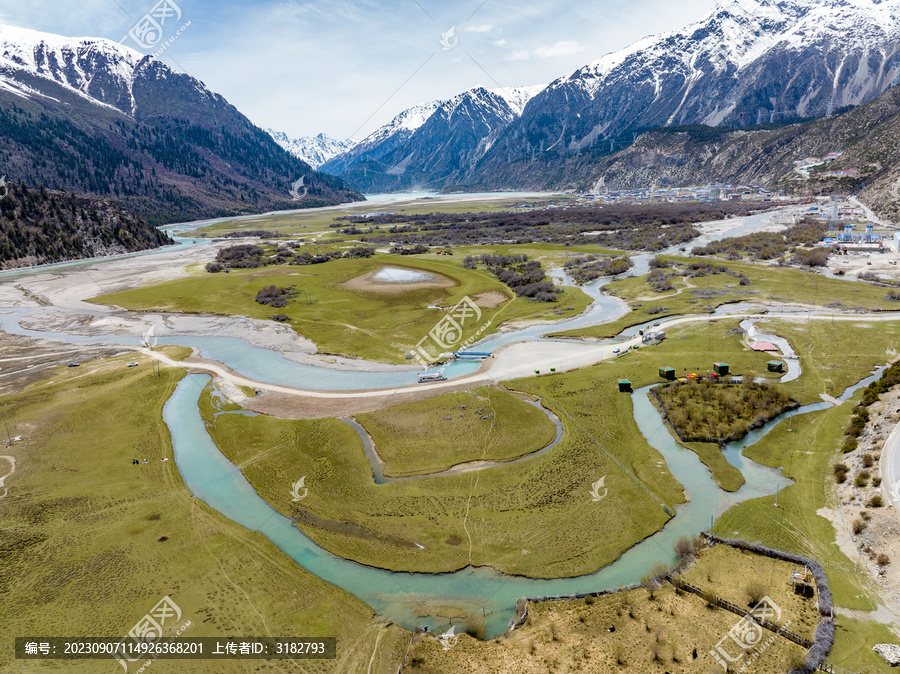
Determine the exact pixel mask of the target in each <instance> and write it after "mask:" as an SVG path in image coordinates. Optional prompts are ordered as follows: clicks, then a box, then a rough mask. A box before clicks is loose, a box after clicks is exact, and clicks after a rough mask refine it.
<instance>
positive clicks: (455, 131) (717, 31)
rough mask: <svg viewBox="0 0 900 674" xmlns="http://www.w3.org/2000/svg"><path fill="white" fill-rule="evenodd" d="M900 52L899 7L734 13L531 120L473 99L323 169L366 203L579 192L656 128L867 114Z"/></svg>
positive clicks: (550, 100)
mask: <svg viewBox="0 0 900 674" xmlns="http://www.w3.org/2000/svg"><path fill="white" fill-rule="evenodd" d="M898 52H900V0H780V1H777V2H776V1H775V0H733V1H732V2H730V3H721V4H720V5H719V6H718V7H717V8H716V9H714V10H713V11H712V12H710V13H709V14H707V15H706V16H705V17H703V18H702V19H701V20H699V21H697V22H695V23H692V24H691V25H689V26H687V27H686V28H684V29H682V30H679V31H674V32H670V33H664V34H661V35H657V36H652V37H648V38H645V39H643V40H641V41H639V42H637V43H635V44H633V45H631V46H630V47H628V48H626V49H624V50H622V51H619V52H616V53H612V54H608V55H607V56H604V57H603V58H601V59H599V60H598V61H595V62H594V63H591V64H589V65H587V66H585V67H583V68H581V69H579V70H577V71H576V72H574V73H572V74H571V75H568V76H566V77H561V78H560V79H558V80H556V81H554V82H552V83H551V84H550V85H549V86H547V87H545V88H541V90H540V91H539V92H535V93H534V94H533V95H531V96H526V97H523V98H522V99H521V100H520V103H521V107H522V109H521V110H516V106H514V105H511V104H510V100H509V99H510V98H511V97H510V96H503V94H502V92H501V91H500V90H493V91H490V92H488V91H487V90H485V89H474V90H472V91H469V92H466V93H464V94H460V96H457V97H455V98H454V99H452V100H451V101H448V102H444V103H441V104H437V105H435V104H430V105H428V106H420V108H416V109H414V112H413V111H407V112H405V113H402V114H401V115H400V116H398V118H397V120H395V122H392V124H390V125H388V126H387V127H385V129H383V130H379V132H376V133H377V134H379V135H378V137H377V139H374V140H373V141H370V142H369V143H368V144H367V145H366V146H362V144H361V145H359V146H356V147H354V148H353V149H351V150H349V151H348V152H346V153H344V154H343V155H339V156H337V157H335V158H333V159H331V160H330V161H328V162H326V163H325V164H324V165H323V166H322V170H324V171H328V172H332V173H335V174H337V175H341V176H343V177H345V178H346V179H347V180H348V182H349V183H350V184H352V185H353V186H354V187H357V188H358V189H360V190H362V191H389V190H403V189H407V188H408V187H410V186H418V187H422V188H428V189H439V190H451V191H452V190H464V189H468V190H480V189H546V188H571V187H575V186H577V185H579V184H581V183H582V182H583V181H584V178H585V176H584V173H583V170H584V168H585V166H586V165H589V164H590V163H591V161H600V160H601V159H602V158H603V157H604V156H606V155H610V154H613V153H615V152H617V151H620V150H622V149H623V148H625V147H627V146H629V145H631V144H632V143H633V142H634V141H635V139H636V138H637V136H639V135H640V134H641V133H643V132H645V131H647V130H650V129H654V128H659V127H666V126H681V125H691V124H700V125H707V126H714V127H719V126H722V127H730V128H741V127H748V126H751V125H757V124H762V123H782V124H783V123H786V122H790V121H792V120H799V119H808V118H820V117H826V116H829V115H831V114H834V113H835V112H839V111H841V110H843V109H846V108H848V107H851V106H857V105H860V104H862V103H865V102H867V101H870V100H872V99H874V98H875V97H877V96H878V95H880V94H881V93H882V92H884V91H885V89H887V87H888V86H890V85H891V83H892V82H894V81H896V80H897V78H898V76H900V54H898ZM431 106H434V108H433V110H431ZM429 110H431V112H430V113H429ZM426 113H428V115H429V116H428V117H427V119H425V120H424V121H422V123H421V124H418V125H412V126H413V128H410V126H411V125H405V126H404V125H402V124H398V123H397V121H398V120H401V119H403V118H412V119H415V120H416V121H417V122H418V121H419V120H421V118H422V117H423V116H425V114H426ZM367 140H368V139H367ZM363 142H364V143H366V141H363Z"/></svg>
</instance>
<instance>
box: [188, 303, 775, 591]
mask: <svg viewBox="0 0 900 674" xmlns="http://www.w3.org/2000/svg"><path fill="white" fill-rule="evenodd" d="M736 325H737V321H735V320H730V321H720V322H719V323H717V324H714V325H713V326H706V325H683V326H678V327H676V328H675V329H673V330H672V331H671V334H670V338H669V339H668V340H667V341H666V342H664V343H663V344H661V345H659V346H657V347H653V348H648V349H641V350H639V351H636V352H632V353H629V354H627V355H624V356H622V357H621V358H618V359H616V360H613V361H608V362H606V363H604V364H601V365H597V366H594V367H590V368H584V369H582V370H579V371H575V372H570V373H566V374H556V375H546V376H542V377H537V378H531V379H524V380H517V381H514V382H510V383H508V387H509V388H511V389H514V390H518V391H521V392H523V393H527V394H530V395H534V396H538V397H542V398H543V401H544V404H545V405H546V406H547V407H548V408H549V409H551V410H552V411H553V412H554V413H556V414H557V416H559V417H560V419H561V420H562V423H563V427H564V430H565V436H564V438H563V440H562V441H561V442H560V444H559V445H557V446H556V447H554V448H553V449H552V450H551V451H549V452H547V453H545V454H543V455H540V456H537V457H534V458H533V459H529V460H527V461H524V462H521V463H518V464H512V465H509V466H501V467H497V468H491V469H488V470H482V471H478V472H473V473H466V474H461V475H454V476H447V477H441V478H431V479H423V480H414V481H409V482H399V483H389V484H385V485H375V483H374V481H373V479H372V472H371V467H370V465H369V463H368V461H367V460H366V458H365V456H364V454H363V450H362V445H361V443H360V441H359V438H358V437H357V436H356V434H355V433H354V432H353V430H352V429H351V428H349V427H348V426H347V425H345V424H343V423H341V422H339V421H338V420H318V421H293V420H278V419H272V418H269V417H252V418H248V417H244V416H239V415H220V416H219V417H218V418H215V419H213V413H212V409H211V407H209V404H208V402H207V403H206V404H205V405H204V408H203V409H204V416H205V418H206V419H207V421H208V422H209V423H210V432H211V434H212V436H213V439H214V440H215V441H216V443H217V444H218V445H219V447H220V448H221V449H222V451H223V452H224V453H225V455H226V456H228V458H229V459H231V460H232V461H233V462H234V463H236V464H238V465H241V466H243V468H244V472H245V475H246V476H247V477H248V479H249V480H250V482H251V483H252V484H253V485H254V487H255V488H256V489H257V491H259V493H260V494H261V495H262V496H263V497H264V498H265V499H266V500H267V501H269V502H270V503H271V504H272V505H273V506H274V507H275V508H276V509H278V510H280V511H281V512H283V513H285V514H286V515H289V516H291V517H293V518H295V519H297V520H299V521H300V526H301V528H302V529H303V530H304V532H305V533H306V534H307V535H309V536H310V537H311V538H312V539H313V540H315V541H316V542H317V543H318V544H320V545H322V546H323V547H325V548H326V549H328V550H330V551H332V552H334V553H335V554H338V555H340V556H342V557H346V558H349V559H354V560H356V561H360V562H362V563H365V564H370V565H373V566H379V567H383V568H389V569H394V570H403V571H431V572H436V571H450V570H453V569H458V568H461V567H463V566H466V565H467V564H470V563H471V564H474V565H491V566H493V567H495V568H497V569H499V570H501V571H504V572H508V573H517V574H522V575H531V576H538V577H540V576H566V575H578V574H584V573H588V572H591V571H593V570H596V569H598V568H600V567H602V566H604V565H606V564H608V563H610V562H611V561H613V560H614V559H615V558H616V557H618V555H619V554H621V552H622V551H623V550H625V549H627V548H628V547H630V546H631V545H633V544H634V543H635V542H637V541H639V540H641V539H643V538H644V537H646V536H647V535H648V534H649V533H651V532H653V531H655V530H657V529H658V528H659V527H660V526H661V525H662V524H664V523H665V521H666V520H667V519H668V516H667V515H666V514H665V512H664V511H663V510H662V507H661V506H660V503H664V504H667V505H672V504H674V503H680V502H682V501H683V498H684V496H683V493H682V490H681V488H680V486H679V485H678V484H677V483H676V482H675V481H674V479H673V478H672V476H671V474H670V473H669V472H668V469H666V468H665V465H664V463H663V461H662V457H661V456H660V455H659V454H658V452H656V451H655V450H653V449H652V448H650V447H649V446H648V445H647V443H646V441H645V440H644V438H643V436H642V435H641V433H640V431H639V430H638V428H637V425H636V423H635V421H634V418H633V406H632V401H631V396H629V395H625V394H620V393H618V389H617V384H616V379H617V378H621V377H628V378H629V379H631V380H632V381H633V382H634V383H635V386H644V385H647V384H652V383H656V382H659V381H660V379H659V376H658V368H659V367H660V366H661V365H669V366H672V367H676V368H677V369H678V370H679V371H682V370H686V369H690V370H691V371H696V370H698V369H699V370H701V371H705V370H707V369H711V368H712V363H713V362H715V361H720V360H726V361H728V362H729V363H730V364H731V366H732V370H733V371H735V372H737V373H741V372H746V371H748V370H753V371H760V370H763V369H764V365H765V361H766V360H767V359H768V358H769V357H768V356H767V355H766V354H762V353H757V352H754V351H751V350H749V349H746V348H745V347H743V346H742V344H741V341H740V337H739V336H737V335H735V334H733V332H732V328H733V327H734V326H736ZM704 364H705V365H706V367H704ZM451 397H452V396H451ZM454 405H457V403H456V402H455V399H453V401H451V400H450V398H449V397H446V396H445V397H438V398H435V399H433V401H431V402H429V403H428V404H427V405H425V406H423V407H422V408H421V410H420V413H421V415H422V416H421V417H420V424H421V425H422V426H423V427H426V426H429V425H435V424H440V421H441V419H442V417H443V416H446V412H445V411H444V409H445V408H447V407H452V406H454ZM382 414H385V415H387V416H392V415H396V414H397V412H396V410H390V409H389V410H386V411H385V412H384V413H382ZM429 419H430V420H429ZM495 420H499V415H496V414H495ZM545 420H546V419H545ZM478 421H479V423H481V422H482V420H480V419H479V420H478ZM504 423H505V420H504ZM383 445H384V443H383V442H382V443H378V442H377V441H376V446H383ZM427 448H428V446H427V445H426V446H425V447H424V449H427ZM425 461H426V462H430V461H432V459H431V458H426V459H425ZM720 472H724V471H720ZM302 475H306V476H307V480H306V485H307V487H308V488H309V496H308V497H307V498H306V499H304V500H303V502H302V504H299V505H298V504H295V503H293V502H292V501H291V497H290V493H289V488H288V489H286V488H285V486H286V485H288V486H289V485H290V483H291V482H293V481H294V480H296V479H298V476H302ZM604 476H606V484H607V486H608V487H610V496H609V497H608V498H607V499H605V500H604V501H602V502H601V503H599V504H597V505H598V506H599V507H594V504H593V502H592V498H591V496H590V489H591V485H592V484H593V482H595V481H597V480H599V479H600V478H601V477H604ZM720 479H723V480H725V479H732V480H736V477H735V476H733V475H728V476H727V477H726V478H720ZM610 485H615V487H614V488H613V487H611V486H610ZM648 489H649V491H648ZM306 510H308V511H309V513H306V512H305V511H306ZM611 512H615V513H616V521H615V522H613V520H612V519H611V518H610V513H611ZM312 515H314V517H312ZM348 522H350V523H353V524H354V525H356V526H355V527H348V526H344V525H343V524H342V523H348ZM470 537H471V538H470ZM415 543H418V544H420V545H422V546H424V547H425V550H418V549H414V548H415V545H414V544H415ZM523 550H524V551H526V552H525V553H523Z"/></svg>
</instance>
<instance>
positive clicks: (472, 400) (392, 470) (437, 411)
mask: <svg viewBox="0 0 900 674" xmlns="http://www.w3.org/2000/svg"><path fill="white" fill-rule="evenodd" d="M357 421H359V423H361V424H362V425H363V427H364V428H365V429H366V431H368V433H369V435H371V436H372V440H373V441H374V443H375V450H376V451H377V452H378V455H379V456H380V457H381V459H382V461H383V462H384V474H385V475H386V476H388V477H402V476H407V475H427V474H429V473H439V472H441V471H443V470H447V469H448V468H450V467H452V466H455V465H457V464H460V463H466V462H468V461H509V460H511V459H515V458H517V457H520V456H523V455H525V454H530V453H532V452H536V451H538V450H539V449H541V448H543V447H546V446H547V445H548V444H550V442H552V441H553V438H554V437H555V436H556V427H555V426H554V425H553V423H552V422H551V421H550V420H549V419H548V418H547V416H546V415H545V414H544V413H543V412H542V411H541V410H539V409H537V408H536V407H534V406H532V405H529V404H528V403H527V402H525V401H524V400H522V399H521V398H519V397H517V396H515V395H512V394H511V393H508V392H506V391H503V390H501V389H496V388H480V389H475V390H473V391H468V392H465V393H451V394H448V395H444V396H441V397H440V398H432V399H430V400H423V401H421V402H415V403H407V404H405V405H398V406H397V407H391V408H390V409H386V410H380V411H378V412H372V413H370V414H361V415H359V416H358V417H357Z"/></svg>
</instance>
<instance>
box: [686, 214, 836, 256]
mask: <svg viewBox="0 0 900 674" xmlns="http://www.w3.org/2000/svg"><path fill="white" fill-rule="evenodd" d="M827 230H828V227H827V225H825V224H824V223H819V222H816V221H814V220H808V219H805V220H802V221H800V222H799V223H797V224H796V225H793V226H792V227H788V228H787V229H786V230H784V231H783V232H756V233H754V234H747V235H746V236H737V237H734V238H730V239H722V240H721V241H713V242H712V243H709V244H708V245H706V246H703V247H702V248H695V249H694V251H693V254H694V255H718V256H728V257H731V258H733V259H738V258H740V257H741V253H746V254H749V255H752V256H754V257H756V258H758V259H760V260H772V259H775V258H777V257H781V256H782V255H784V253H785V252H787V251H788V250H789V249H790V248H793V247H797V246H809V245H813V244H815V243H818V242H819V241H821V240H822V239H823V238H825V233H826V232H827ZM822 252H823V253H825V251H822ZM798 254H799V251H798ZM827 257H828V256H827V253H825V259H826V260H827ZM795 259H796V258H795ZM804 259H805V258H804ZM815 259H819V258H818V256H817V257H816V258H815ZM800 264H809V263H808V262H800Z"/></svg>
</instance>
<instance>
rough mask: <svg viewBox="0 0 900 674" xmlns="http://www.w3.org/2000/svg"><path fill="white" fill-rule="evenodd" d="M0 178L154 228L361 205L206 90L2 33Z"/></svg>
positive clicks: (98, 50) (104, 46) (98, 54)
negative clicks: (301, 195)
mask: <svg viewBox="0 0 900 674" xmlns="http://www.w3.org/2000/svg"><path fill="white" fill-rule="evenodd" d="M0 128H3V129H4V132H3V134H2V135H0V154H2V156H4V157H5V158H6V159H5V161H4V166H3V168H2V170H0V173H3V174H5V175H6V176H7V177H8V178H9V180H10V181H11V182H16V183H24V184H32V185H45V186H47V187H50V188H57V189H65V190H69V191H72V192H76V193H80V194H86V195H91V196H99V197H112V198H115V199H118V200H119V201H120V202H121V203H122V204H123V205H125V206H126V207H127V208H130V209H132V210H134V211H136V212H137V213H139V214H140V215H143V216H144V217H146V218H147V219H148V220H150V221H151V222H153V223H162V222H171V221H185V220H189V219H200V218H205V217H214V216H220V215H225V214H230V213H235V214H237V213H248V212H249V213H252V212H260V211H264V210H273V209H277V208H297V207H298V205H297V204H296V203H293V202H292V200H291V194H290V187H291V185H292V184H293V183H294V182H295V181H296V180H298V179H299V178H301V177H303V178H304V179H305V185H306V187H307V195H308V196H307V198H306V199H305V200H304V203H303V204H302V205H303V206H321V205H327V204H333V203H338V202H341V201H352V200H354V199H358V198H359V197H360V195H359V194H358V193H356V192H354V191H353V190H351V189H349V188H347V186H346V184H345V183H343V182H342V181H341V180H340V179H338V178H335V177H334V176H322V175H320V174H317V173H315V172H313V171H312V170H311V169H310V167H309V166H308V165H307V164H305V163H304V162H302V161H300V160H299V159H296V158H294V157H292V156H291V155H289V154H288V153H287V152H285V151H284V150H283V149H282V148H280V147H279V146H278V145H277V144H276V143H275V141H274V140H273V139H272V138H271V137H270V136H269V135H268V134H266V133H265V132H264V131H262V130H261V129H259V128H257V127H256V126H254V125H253V124H252V123H251V122H250V121H249V120H248V119H247V118H246V117H244V115H242V114H241V113H240V112H239V111H238V110H237V109H236V108H235V107H234V106H232V105H231V104H229V103H228V101H227V100H225V98H223V97H222V96H220V95H219V94H216V93H214V92H212V91H210V90H209V89H208V88H207V87H206V86H205V85H204V84H203V83H202V82H201V81H199V80H197V79H195V78H193V77H190V76H189V75H185V74H182V73H177V72H175V71H173V70H172V69H170V68H169V67H168V66H167V65H166V64H165V63H163V62H161V61H159V60H157V59H155V58H153V57H152V56H144V55H142V54H140V53H139V52H137V51H134V50H133V49H130V48H128V47H125V46H123V45H120V44H117V43H115V42H112V41H110V40H105V39H99V38H67V37H62V36H59V35H51V34H48V33H41V32H37V31H33V30H27V29H23V28H16V27H12V26H3V25H0Z"/></svg>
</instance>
